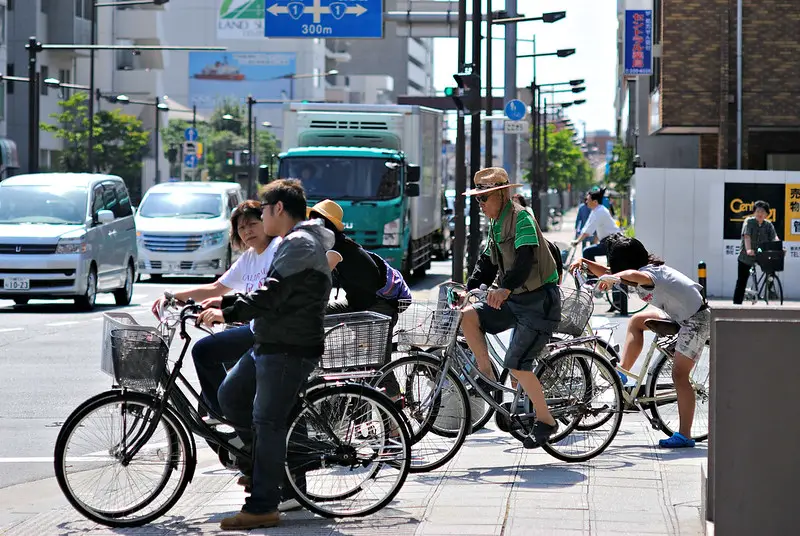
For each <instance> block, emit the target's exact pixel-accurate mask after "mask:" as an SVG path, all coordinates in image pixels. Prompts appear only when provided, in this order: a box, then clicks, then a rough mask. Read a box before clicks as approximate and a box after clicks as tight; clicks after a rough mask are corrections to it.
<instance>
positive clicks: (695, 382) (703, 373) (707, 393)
mask: <svg viewBox="0 0 800 536" xmlns="http://www.w3.org/2000/svg"><path fill="white" fill-rule="evenodd" d="M710 369H711V363H710V350H709V346H708V344H706V346H705V348H703V352H702V353H701V354H700V357H698V358H697V363H695V366H694V368H693V369H692V373H691V375H690V376H689V380H690V381H691V383H692V388H693V389H694V393H695V409H694V420H693V421H692V434H691V435H692V439H694V440H695V441H704V440H705V439H706V438H708V405H709V402H710V400H711V383H710V381H709V375H710ZM647 397H648V398H653V399H655V402H652V403H651V405H650V414H651V415H652V416H653V419H654V420H655V421H656V422H657V423H658V426H659V428H661V431H662V432H664V433H665V434H667V436H670V437H671V436H672V434H674V433H675V432H677V431H678V426H679V424H680V420H679V418H678V396H677V394H676V393H675V383H674V381H673V380H672V358H670V357H669V356H667V355H665V354H663V353H662V354H661V357H660V359H659V360H658V362H656V364H655V365H654V366H653V373H652V374H651V375H650V382H649V384H648V386H647Z"/></svg>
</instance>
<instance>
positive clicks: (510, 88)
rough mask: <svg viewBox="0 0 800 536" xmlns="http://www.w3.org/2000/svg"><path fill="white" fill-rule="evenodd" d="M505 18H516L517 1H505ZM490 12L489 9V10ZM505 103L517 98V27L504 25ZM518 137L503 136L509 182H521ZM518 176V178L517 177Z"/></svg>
mask: <svg viewBox="0 0 800 536" xmlns="http://www.w3.org/2000/svg"><path fill="white" fill-rule="evenodd" d="M505 10H506V16H507V17H516V16H517V0H506V7H505ZM489 11H490V12H491V9H490V10H489ZM504 94H505V102H508V101H510V100H512V99H516V98H517V25H516V24H506V25H505V90H504ZM519 139H520V136H518V135H513V134H504V135H503V167H504V168H505V169H506V171H508V173H509V175H511V182H521V181H520V180H519V179H520V178H521V175H522V170H521V169H520V166H519V165H518V164H517V156H518V154H519ZM518 174H519V175H520V177H518V176H517V175H518Z"/></svg>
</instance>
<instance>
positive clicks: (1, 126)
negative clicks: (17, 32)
mask: <svg viewBox="0 0 800 536" xmlns="http://www.w3.org/2000/svg"><path fill="white" fill-rule="evenodd" d="M7 23H8V6H7V0H0V66H6V65H8V27H7ZM6 90H7V86H6V84H4V83H0V180H2V179H4V178H5V177H7V176H8V174H9V172H13V171H14V170H15V169H16V168H17V167H18V166H19V157H18V153H17V144H16V143H14V141H13V140H11V139H9V138H8V137H7V131H8V129H7V116H6V114H7V108H6V103H7V100H8V99H7V97H6Z"/></svg>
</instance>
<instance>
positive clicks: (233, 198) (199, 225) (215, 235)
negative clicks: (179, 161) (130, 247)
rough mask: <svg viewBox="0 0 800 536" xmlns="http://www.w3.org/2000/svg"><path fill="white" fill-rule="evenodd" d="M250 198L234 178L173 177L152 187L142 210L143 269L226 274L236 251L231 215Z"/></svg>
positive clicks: (138, 218)
mask: <svg viewBox="0 0 800 536" xmlns="http://www.w3.org/2000/svg"><path fill="white" fill-rule="evenodd" d="M242 201H244V193H243V192H242V188H241V186H239V184H237V183H234V182H169V183H163V184H157V185H155V186H153V187H152V188H150V189H149V190H148V191H147V193H146V194H145V196H144V198H143V199H142V202H141V204H140V205H139V208H138V209H137V210H136V237H137V243H138V246H139V272H140V273H142V274H149V275H150V276H151V278H153V279H159V278H161V276H163V275H187V276H205V275H214V276H218V275H222V274H223V273H225V271H226V270H227V269H228V268H229V267H230V266H231V264H232V262H233V260H235V259H234V257H233V252H232V251H231V244H230V237H229V233H230V217H231V212H232V211H233V209H235V208H236V207H237V205H238V204H239V203H241V202H242Z"/></svg>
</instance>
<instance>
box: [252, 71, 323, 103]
mask: <svg viewBox="0 0 800 536" xmlns="http://www.w3.org/2000/svg"><path fill="white" fill-rule="evenodd" d="M337 74H339V70H338V69H331V70H330V71H326V72H324V73H303V74H294V73H289V74H283V75H281V76H276V77H274V78H268V79H266V80H265V82H272V81H273V80H289V100H294V81H295V80H298V79H302V78H324V77H326V76H334V75H337ZM281 93H284V92H281Z"/></svg>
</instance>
